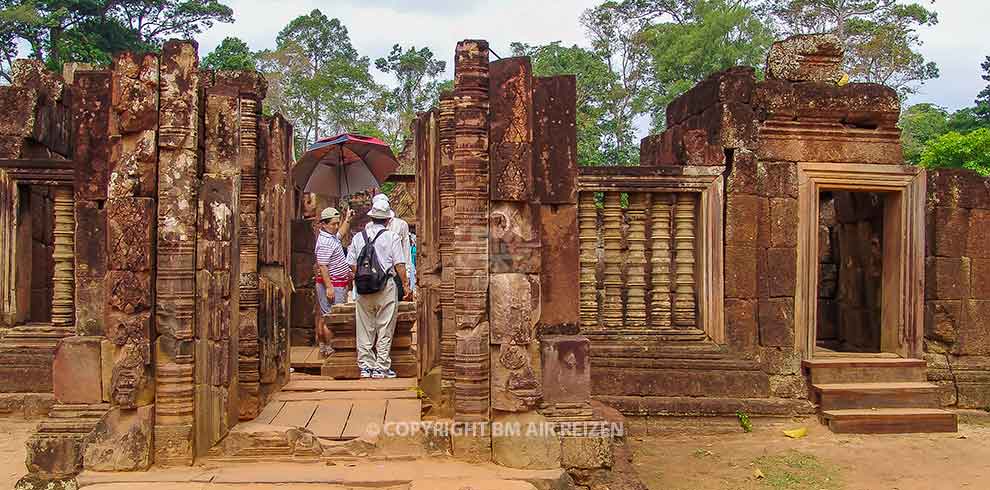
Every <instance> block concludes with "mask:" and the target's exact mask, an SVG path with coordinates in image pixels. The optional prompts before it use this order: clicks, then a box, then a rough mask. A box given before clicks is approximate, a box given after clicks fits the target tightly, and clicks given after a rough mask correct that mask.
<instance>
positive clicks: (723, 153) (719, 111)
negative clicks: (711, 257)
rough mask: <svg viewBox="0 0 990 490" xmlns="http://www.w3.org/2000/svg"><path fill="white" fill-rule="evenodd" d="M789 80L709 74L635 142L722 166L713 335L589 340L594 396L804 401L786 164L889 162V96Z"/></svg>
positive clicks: (617, 401) (650, 156) (634, 409)
mask: <svg viewBox="0 0 990 490" xmlns="http://www.w3.org/2000/svg"><path fill="white" fill-rule="evenodd" d="M789 76H791V77H792V79H787V80H785V79H771V80H766V81H762V82H757V81H756V80H755V76H754V72H753V70H752V69H750V68H742V67H738V68H732V69H729V70H727V71H724V72H721V73H716V74H713V75H712V76H710V77H709V78H707V79H706V80H704V81H702V82H701V83H699V84H698V85H696V86H695V87H694V88H692V89H691V90H689V91H688V92H687V93H685V94H684V95H683V96H681V97H680V98H678V99H676V100H675V101H673V102H672V103H671V104H670V105H669V106H668V108H667V128H668V129H667V130H666V131H665V132H664V133H662V134H660V135H654V136H650V137H647V138H646V139H644V140H643V144H642V147H641V164H642V165H647V166H661V167H662V166H683V167H685V168H687V169H690V168H691V167H692V166H694V167H711V166H715V167H724V168H725V170H724V177H725V194H724V197H725V210H724V218H725V221H724V240H725V246H724V270H723V272H724V298H725V299H724V301H725V323H724V336H725V341H724V342H714V343H712V342H709V343H707V346H706V344H705V343H702V344H695V345H691V344H690V343H681V344H678V343H676V342H668V343H666V344H659V345H657V346H656V348H655V349H650V351H651V352H650V353H643V354H635V353H634V351H635V345H636V342H635V341H633V340H632V339H630V340H628V341H623V340H621V339H620V340H617V341H614V342H611V343H609V344H608V345H601V346H596V345H593V346H592V356H593V361H592V362H593V365H594V366H595V367H596V369H595V370H594V371H593V386H594V390H595V393H596V395H598V396H599V398H601V399H602V400H604V401H607V402H609V403H612V404H613V405H615V406H617V407H618V408H620V409H621V410H623V411H624V412H627V413H640V414H647V413H675V414H676V413H685V414H731V413H733V412H734V411H735V410H737V409H742V410H745V411H750V412H754V413H768V414H787V413H792V412H794V411H807V410H808V409H809V408H810V405H808V404H807V402H806V401H805V399H806V398H807V387H806V385H805V378H804V376H803V375H802V373H801V368H800V360H801V355H802V354H801V351H802V350H803V348H799V347H798V346H797V336H796V335H797V329H802V328H808V327H807V326H806V325H798V324H795V296H796V286H797V245H798V236H797V230H798V220H799V214H798V199H797V198H798V179H797V177H798V172H797V164H798V162H826V163H833V162H834V163H835V164H837V165H838V164H842V163H863V164H877V165H898V164H901V153H900V146H899V139H898V138H899V130H898V129H897V128H896V122H897V118H898V115H899V112H898V111H899V103H898V99H897V97H896V94H895V93H894V92H893V91H892V90H890V89H888V88H885V87H882V86H879V85H868V84H850V85H845V86H837V85H835V84H834V81H820V80H817V79H815V78H814V77H812V78H807V77H809V76H811V75H809V74H802V73H792V74H791V75H789ZM683 172H684V173H690V172H691V171H690V170H684V171H683ZM701 301H705V300H704V299H702V300H701ZM709 335H710V333H709ZM606 347H607V348H606ZM644 358H645V359H644ZM646 359H649V361H646Z"/></svg>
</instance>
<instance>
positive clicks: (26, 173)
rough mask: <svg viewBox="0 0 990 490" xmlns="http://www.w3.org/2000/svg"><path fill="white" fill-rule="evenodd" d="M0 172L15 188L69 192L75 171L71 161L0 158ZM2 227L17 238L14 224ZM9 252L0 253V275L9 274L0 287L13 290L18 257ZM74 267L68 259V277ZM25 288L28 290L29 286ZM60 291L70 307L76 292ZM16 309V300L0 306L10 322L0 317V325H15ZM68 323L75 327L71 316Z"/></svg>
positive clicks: (73, 198)
mask: <svg viewBox="0 0 990 490" xmlns="http://www.w3.org/2000/svg"><path fill="white" fill-rule="evenodd" d="M0 170H3V171H4V172H5V173H6V175H7V178H8V180H9V182H10V184H11V185H12V186H14V187H15V188H16V187H17V186H18V185H42V186H49V187H51V188H52V189H56V188H63V189H69V190H70V191H71V190H72V189H73V179H74V175H75V170H74V164H73V161H72V160H62V159H30V158H13V159H9V158H3V159H0ZM69 194H70V196H71V197H72V201H73V209H74V207H75V196H74V194H73V193H72V192H70V193H69ZM15 196H16V194H15ZM5 225H7V226H11V227H12V228H10V229H8V230H4V231H0V233H7V234H11V239H12V240H13V236H14V235H16V233H17V223H16V222H14V221H11V222H10V223H5ZM68 225H69V226H70V227H71V229H72V230H73V231H74V223H69V224H68ZM12 244H13V242H11V243H10V244H9V245H12ZM8 252H13V250H0V253H2V254H3V255H4V257H0V274H10V275H11V277H9V278H7V279H6V280H0V284H2V285H3V286H2V287H6V286H11V287H14V288H16V287H17V286H18V283H17V279H16V278H17V264H18V255H17V253H16V252H15V253H8ZM66 258H71V257H62V259H63V262H64V259H66ZM73 266H74V264H73V263H72V261H71V260H70V261H69V265H68V267H69V268H68V269H67V270H68V272H69V274H70V275H71V274H72V270H73ZM63 267H64V266H63ZM28 287H30V285H29V286H28ZM63 292H68V293H70V294H69V297H68V298H65V297H60V298H59V300H60V301H61V302H62V303H63V306H64V303H65V301H69V302H70V304H69V305H68V306H70V307H71V306H72V305H71V302H72V299H73V298H74V296H75V291H74V290H73V291H63ZM10 294H15V293H14V291H13V290H12V291H11V292H10ZM54 295H55V294H54V291H53V298H52V306H53V307H54V302H55V298H54ZM0 296H3V295H0ZM62 296H64V295H62ZM18 306H19V305H17V300H16V299H14V300H13V304H10V305H4V306H3V307H0V314H10V318H9V319H6V318H0V322H6V321H7V320H9V322H8V323H10V325H11V326H15V325H16V324H17V323H18V322H17V321H16V318H15V317H16V310H17V307H18ZM53 323H54V322H53ZM71 324H75V318H74V315H72V321H71V323H70V325H71Z"/></svg>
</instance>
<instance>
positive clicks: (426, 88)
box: [375, 44, 447, 145]
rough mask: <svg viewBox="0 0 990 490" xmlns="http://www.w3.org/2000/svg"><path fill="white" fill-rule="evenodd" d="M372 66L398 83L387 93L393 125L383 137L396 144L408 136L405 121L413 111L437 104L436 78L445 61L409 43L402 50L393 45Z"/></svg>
mask: <svg viewBox="0 0 990 490" xmlns="http://www.w3.org/2000/svg"><path fill="white" fill-rule="evenodd" d="M375 67H376V68H378V69H379V70H380V71H382V72H383V73H388V74H392V75H394V76H395V78H396V80H397V82H398V83H397V85H396V87H395V88H394V89H392V90H391V91H389V92H388V93H387V109H388V111H389V112H390V113H391V114H394V115H395V117H394V118H393V120H394V123H395V124H396V125H397V127H396V128H394V129H393V131H392V135H391V136H390V137H389V138H386V141H389V142H390V143H391V144H392V145H397V144H398V143H399V142H400V141H402V140H403V139H404V138H406V137H407V136H409V123H410V122H411V121H412V120H413V118H415V117H416V113H417V112H422V111H425V110H427V109H429V108H430V107H433V106H434V105H436V104H437V101H438V100H439V96H440V86H441V82H440V81H438V80H437V77H439V76H440V74H442V73H443V72H444V70H445V69H446V68H447V63H446V62H444V61H441V60H438V59H436V58H435V57H434V55H433V51H431V50H430V48H425V47H424V48H421V49H418V50H417V49H416V47H415V46H411V47H409V48H408V49H406V50H403V49H402V47H401V46H399V45H398V44H396V45H394V46H392V52H391V53H389V55H388V56H387V57H384V58H378V59H377V60H375Z"/></svg>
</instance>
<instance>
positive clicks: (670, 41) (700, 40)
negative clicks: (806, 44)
mask: <svg viewBox="0 0 990 490" xmlns="http://www.w3.org/2000/svg"><path fill="white" fill-rule="evenodd" d="M644 3H646V4H647V5H649V6H650V7H652V10H649V12H652V13H653V15H662V14H666V15H667V17H669V18H671V19H674V21H670V22H661V23H657V24H654V25H651V26H649V27H647V28H646V29H645V31H644V34H643V42H644V43H645V44H646V46H648V49H649V54H650V59H649V65H650V67H651V72H652V73H653V75H652V77H653V83H652V84H651V86H650V87H649V89H648V90H647V104H646V110H647V112H649V114H650V116H651V119H652V126H653V131H654V132H658V131H661V130H662V129H663V128H664V127H665V123H666V121H665V119H666V108H667V105H668V104H669V103H670V102H671V101H672V100H674V99H675V98H677V97H678V96H680V95H681V94H683V93H684V92H686V91H687V90H688V89H690V88H691V87H693V86H694V85H695V84H696V83H698V82H700V81H701V80H703V79H705V78H706V77H707V76H708V75H710V74H712V73H714V72H717V71H721V70H724V69H727V68H731V67H733V66H739V65H743V66H755V67H762V65H763V62H764V60H765V59H766V53H767V50H768V49H769V48H770V44H771V43H772V42H773V38H774V33H773V30H772V28H771V26H770V25H768V24H767V23H766V22H765V20H764V19H763V18H762V17H761V16H760V14H759V12H758V11H757V10H756V4H755V3H754V2H747V1H730V0H694V1H684V2H669V3H671V5H669V6H667V7H663V8H661V7H660V6H658V3H659V4H662V3H663V2H644ZM667 17H664V18H667ZM760 69H762V68H760Z"/></svg>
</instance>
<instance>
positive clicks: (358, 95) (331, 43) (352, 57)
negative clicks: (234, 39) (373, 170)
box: [258, 10, 383, 149]
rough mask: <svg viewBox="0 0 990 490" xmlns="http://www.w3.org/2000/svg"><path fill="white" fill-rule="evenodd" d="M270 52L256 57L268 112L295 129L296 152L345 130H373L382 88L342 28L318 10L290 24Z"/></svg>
mask: <svg viewBox="0 0 990 490" xmlns="http://www.w3.org/2000/svg"><path fill="white" fill-rule="evenodd" d="M275 46H276V47H275V49H274V50H265V51H262V52H260V53H258V62H259V63H258V64H259V68H260V70H261V71H262V72H263V73H265V75H266V78H267V79H268V82H269V93H268V95H269V96H268V97H267V98H266V100H265V103H266V110H267V111H271V112H274V111H278V112H281V113H282V114H285V115H286V117H287V118H288V119H289V120H291V121H292V122H293V124H294V126H295V128H296V135H297V137H299V140H300V141H299V145H297V147H300V148H303V149H304V148H305V147H306V146H308V144H310V143H312V142H314V141H316V140H318V139H319V138H321V137H323V136H327V135H330V134H335V133H340V132H344V131H352V132H358V131H359V130H360V131H363V132H366V133H367V132H370V131H368V129H369V128H371V127H377V125H375V124H374V123H375V121H377V120H378V118H379V117H380V112H379V111H380V109H381V107H382V105H381V104H376V100H377V99H378V98H380V94H381V92H382V90H383V89H382V88H381V87H379V86H378V85H377V84H375V82H374V80H373V79H372V77H371V73H370V71H369V68H370V64H371V62H370V60H369V59H368V57H366V56H359V55H358V53H357V50H356V49H354V46H353V45H352V44H351V39H350V35H349V34H348V32H347V28H346V27H345V26H344V25H343V24H342V23H341V22H340V20H338V19H329V18H327V16H326V15H324V14H323V13H322V12H320V11H319V10H313V11H312V12H310V13H309V14H308V15H303V16H299V17H296V18H295V19H293V20H292V21H291V22H289V24H288V25H287V26H285V28H284V29H282V30H281V31H280V32H279V33H278V36H277V37H276V38H275Z"/></svg>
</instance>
